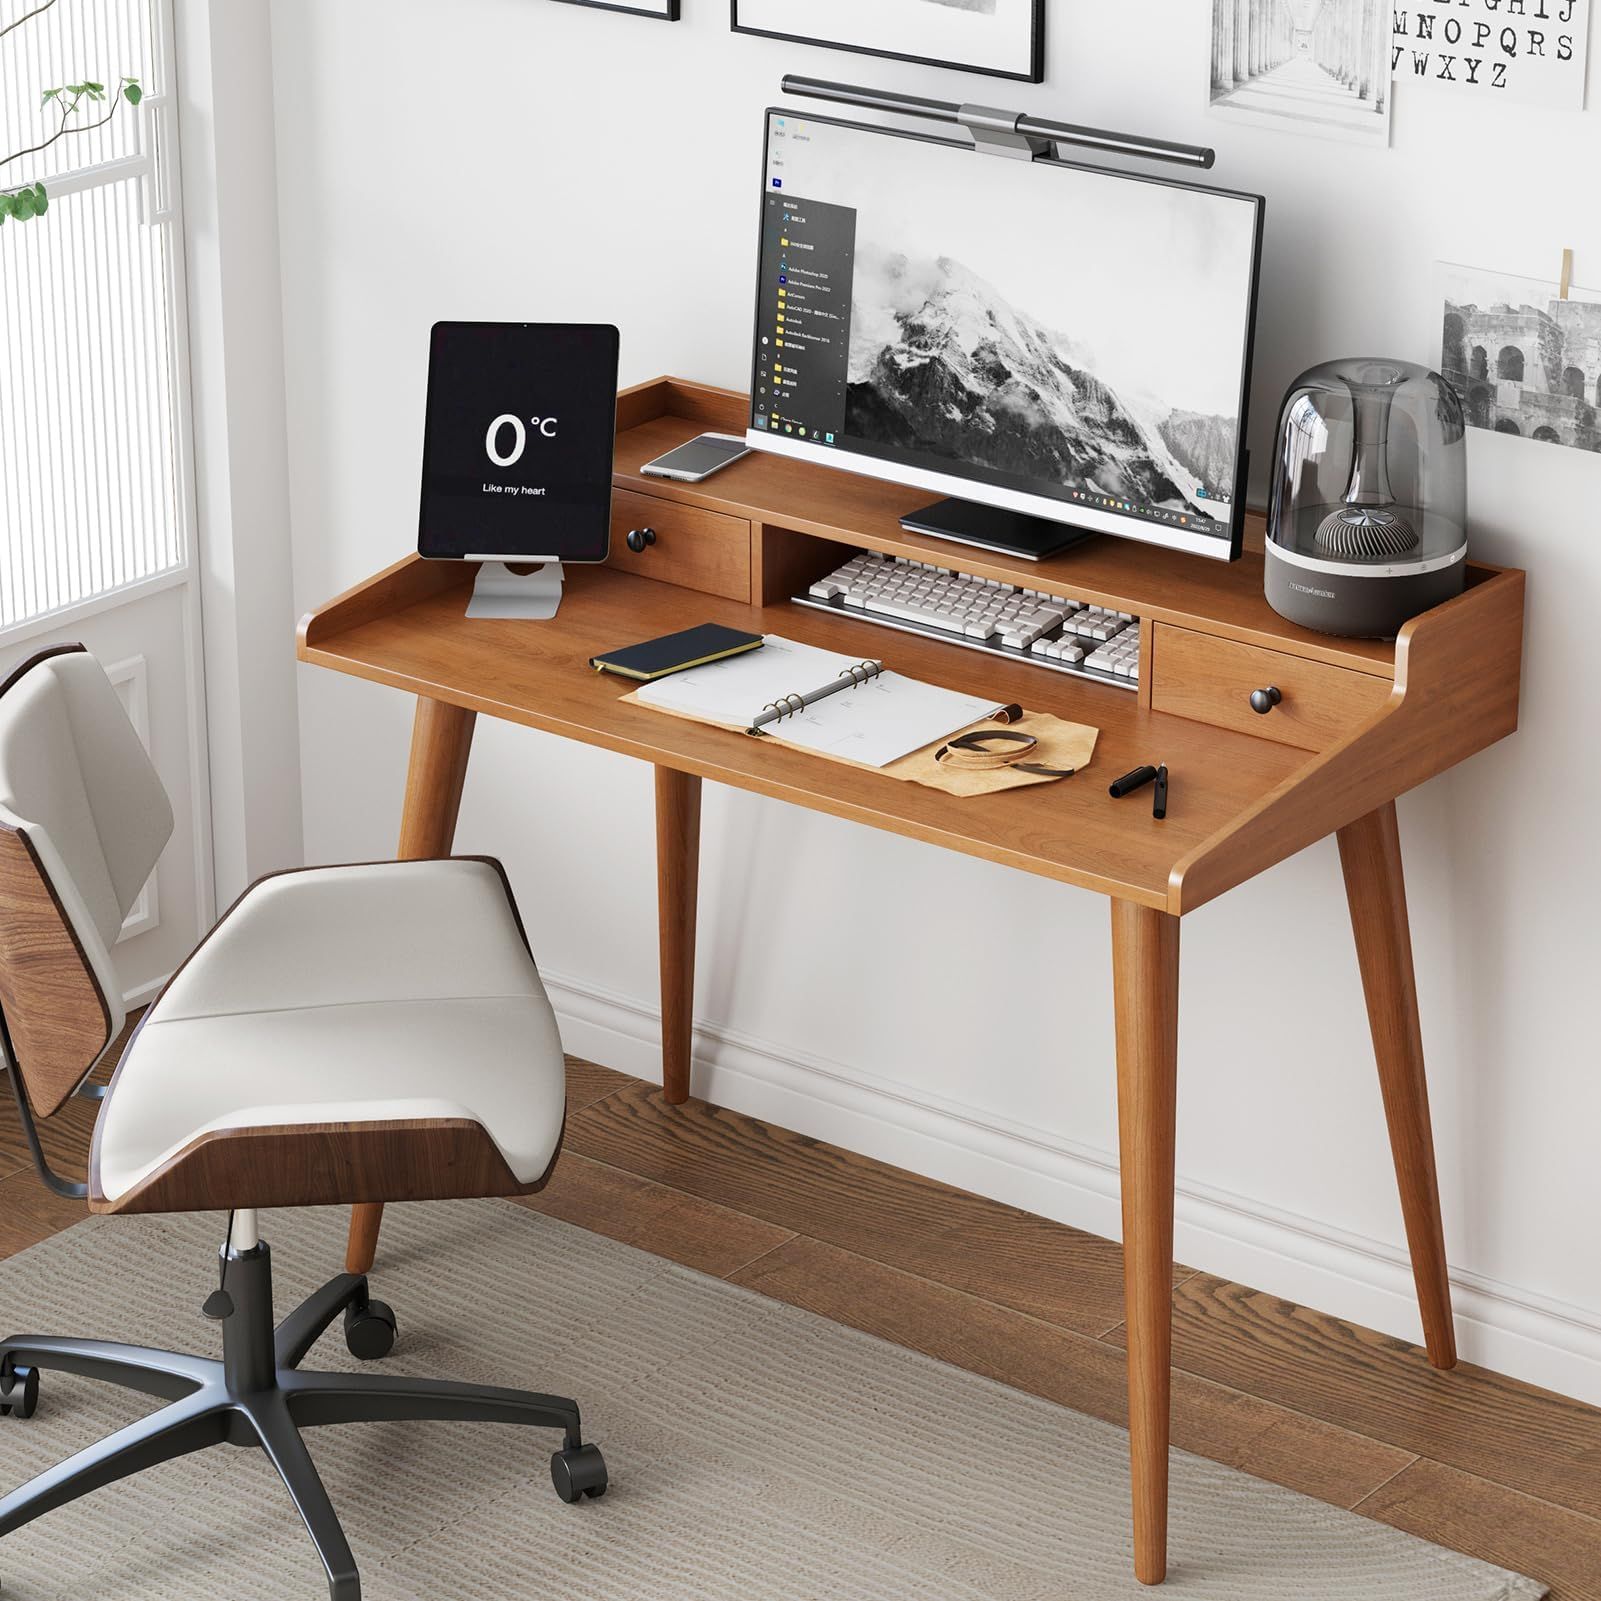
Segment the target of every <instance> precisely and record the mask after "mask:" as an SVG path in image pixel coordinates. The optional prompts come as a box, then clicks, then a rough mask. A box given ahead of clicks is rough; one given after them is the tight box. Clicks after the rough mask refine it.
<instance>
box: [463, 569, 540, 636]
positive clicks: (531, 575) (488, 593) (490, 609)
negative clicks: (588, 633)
mask: <svg viewBox="0 0 1601 1601" xmlns="http://www.w3.org/2000/svg"><path fill="white" fill-rule="evenodd" d="M540 559H541V558H539V557H537V556H536V557H535V558H534V560H535V561H538V560H540ZM517 565H518V566H519V567H521V566H523V563H522V562H519V563H518V564H517ZM561 586H562V568H561V563H560V562H559V561H557V560H556V559H555V557H553V556H551V557H546V558H544V565H543V566H541V567H536V568H535V569H534V570H533V571H532V572H517V571H516V570H515V569H514V568H512V567H510V566H508V565H507V564H506V563H505V562H503V561H486V562H485V563H484V564H483V566H482V567H480V568H479V569H478V578H477V581H476V582H475V583H474V584H473V593H472V599H471V600H469V601H468V602H467V615H468V616H469V617H524V618H530V619H533V620H535V621H540V622H543V621H548V620H549V619H550V618H552V617H554V616H555V615H556V612H557V610H558V608H559V607H560V606H561Z"/></svg>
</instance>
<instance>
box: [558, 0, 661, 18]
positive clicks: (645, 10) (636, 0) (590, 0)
mask: <svg viewBox="0 0 1601 1601" xmlns="http://www.w3.org/2000/svg"><path fill="white" fill-rule="evenodd" d="M562 4H563V5H569V6H592V7H593V8H594V9H595V10H596V11H626V12H628V13H629V15H630V16H635V17H654V18H655V19H656V20H657V21H658V22H677V21H678V0H562Z"/></svg>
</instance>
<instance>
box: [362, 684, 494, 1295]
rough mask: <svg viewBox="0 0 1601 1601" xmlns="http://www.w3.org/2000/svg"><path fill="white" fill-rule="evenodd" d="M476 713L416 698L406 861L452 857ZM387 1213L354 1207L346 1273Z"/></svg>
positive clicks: (371, 1250)
mask: <svg viewBox="0 0 1601 1601" xmlns="http://www.w3.org/2000/svg"><path fill="white" fill-rule="evenodd" d="M476 715H477V714H476V713H474V712H469V711H464V710H463V709H462V708H461V707H460V706H451V705H449V704H447V703H446V702H445V701H442V700H429V699H427V698H426V697H424V696H421V695H419V696H418V697H417V715H416V717H415V719H414V720H413V722H412V725H411V765H410V766H409V767H408V769H407V771H406V800H405V805H404V806H403V808H402V810H401V815H400V846H399V849H398V850H397V851H396V853H395V854H396V855H397V856H398V857H399V858H400V859H401V860H402V861H416V860H418V859H420V858H422V857H427V856H448V855H449V854H450V847H451V844H452V842H453V841H454V840H455V838H456V815H457V813H458V812H459V811H460V810H461V786H462V782H463V780H465V778H466V777H467V756H468V753H469V752H470V751H471V750H472V742H473V722H474V719H475V717H476ZM383 1215H384V1208H383V1203H382V1202H381V1201H374V1202H371V1203H367V1204H362V1205H357V1206H353V1207H351V1209H350V1236H349V1238H348V1240H347V1241H346V1243H345V1271H346V1272H347V1273H367V1272H370V1271H371V1269H372V1263H373V1258H374V1257H375V1256H376V1255H377V1254H378V1226H379V1224H380V1223H381V1222H382V1221H383Z"/></svg>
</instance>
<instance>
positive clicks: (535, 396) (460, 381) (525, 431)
mask: <svg viewBox="0 0 1601 1601" xmlns="http://www.w3.org/2000/svg"><path fill="white" fill-rule="evenodd" d="M617 345H618V336H617V330H616V329H615V328H614V327H611V326H610V325H609V324H603V323H516V322H513V323H489V322H441V323H436V324H435V325H434V330H433V337H432V343H431V346H430V350H429V357H428V416H427V424H426V428H425V432H424V438H423V468H422V509H421V515H420V518H419V522H418V530H417V549H418V552H419V553H420V554H421V555H424V556H435V557H458V558H473V557H485V558H490V559H494V560H501V561H535V560H538V559H540V558H542V557H543V558H548V559H552V560H559V561H573V562H584V561H589V562H598V561H604V560H605V559H606V554H607V551H608V548H609V545H610V533H611V472H612V448H613V444H614V440H615V428H616V414H617Z"/></svg>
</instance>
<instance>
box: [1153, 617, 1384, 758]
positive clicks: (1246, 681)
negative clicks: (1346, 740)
mask: <svg viewBox="0 0 1601 1601" xmlns="http://www.w3.org/2000/svg"><path fill="white" fill-rule="evenodd" d="M1153 656H1154V658H1155V659H1154V661H1153V663H1152V668H1151V706H1152V709H1153V710H1155V711H1159V712H1172V713H1174V714H1175V715H1177V716H1179V717H1193V718H1195V719H1196V720H1197V721H1198V722H1203V723H1211V724H1213V725H1214V726H1215V727H1218V728H1232V729H1236V730H1238V731H1239V732H1240V733H1242V734H1255V735H1257V736H1258V737H1259V738H1261V739H1274V740H1277V741H1278V742H1279V743H1280V744H1281V745H1298V746H1300V747H1301V749H1303V750H1324V749H1326V748H1327V747H1328V746H1330V745H1332V744H1333V743H1334V742H1335V741H1336V740H1338V739H1341V738H1343V737H1344V736H1345V735H1346V734H1347V733H1349V732H1350V730H1351V729H1352V728H1354V727H1355V726H1356V725H1357V724H1359V723H1362V722H1365V721H1366V720H1367V719H1368V718H1369V717H1371V716H1372V715H1373V714H1374V713H1375V712H1376V711H1378V709H1379V708H1380V707H1381V706H1382V705H1383V704H1384V703H1385V701H1386V700H1388V699H1389V696H1390V690H1391V681H1390V680H1389V679H1388V678H1381V677H1379V676H1378V675H1377V674H1374V673H1362V672H1355V671H1353V670H1351V669H1350V668H1346V667H1333V666H1330V665H1329V664H1328V663H1327V662H1314V661H1307V660H1306V659H1305V658H1304V657H1300V656H1290V655H1287V654H1286V653H1285V652H1283V651H1279V650H1267V649H1264V648H1263V647H1261V646H1259V645H1243V644H1241V643H1240V642H1239V641H1237V640H1232V639H1219V638H1217V637H1215V636H1214V635H1212V634H1200V633H1196V632H1195V631H1194V630H1192V629H1188V628H1176V627H1174V626H1173V625H1171V624H1169V623H1157V624H1156V628H1155V648H1154V651H1153Z"/></svg>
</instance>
